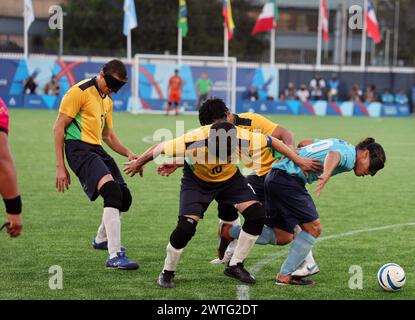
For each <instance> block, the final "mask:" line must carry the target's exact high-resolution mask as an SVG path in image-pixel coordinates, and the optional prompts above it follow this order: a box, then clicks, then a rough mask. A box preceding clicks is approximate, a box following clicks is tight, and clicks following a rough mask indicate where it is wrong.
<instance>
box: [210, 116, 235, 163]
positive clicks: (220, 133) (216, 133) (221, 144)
mask: <svg viewBox="0 0 415 320" xmlns="http://www.w3.org/2000/svg"><path fill="white" fill-rule="evenodd" d="M225 139H226V140H225ZM237 145H238V139H237V136H236V127H235V126H234V125H233V124H232V123H230V122H217V123H215V124H213V125H212V126H211V127H210V132H209V138H208V151H209V153H210V154H212V155H214V156H215V157H216V158H219V159H220V160H222V161H225V162H227V163H228V162H230V161H231V159H232V155H234V153H235V151H236V148H237ZM224 149H226V150H224Z"/></svg>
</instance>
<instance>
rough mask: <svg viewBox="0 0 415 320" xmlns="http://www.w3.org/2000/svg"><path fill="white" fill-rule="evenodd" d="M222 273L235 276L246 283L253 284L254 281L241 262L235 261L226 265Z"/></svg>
mask: <svg viewBox="0 0 415 320" xmlns="http://www.w3.org/2000/svg"><path fill="white" fill-rule="evenodd" d="M223 273H224V274H225V275H227V276H228V277H231V278H235V279H237V280H239V281H241V282H244V283H247V284H254V283H255V282H256V281H255V278H254V277H253V276H251V274H250V273H249V272H248V271H247V270H246V269H245V268H244V265H243V263H242V262H239V263H237V264H236V265H235V266H228V267H226V268H225V271H224V272H223Z"/></svg>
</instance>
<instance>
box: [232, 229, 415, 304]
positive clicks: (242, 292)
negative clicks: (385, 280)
mask: <svg viewBox="0 0 415 320" xmlns="http://www.w3.org/2000/svg"><path fill="white" fill-rule="evenodd" d="M407 226H415V222H408V223H404V224H393V225H388V226H382V227H376V228H368V229H358V230H353V231H348V232H344V233H339V234H333V235H330V236H326V237H322V238H319V239H318V240H317V242H321V241H325V240H331V239H336V238H343V237H349V236H354V235H356V234H359V233H365V232H376V231H381V230H387V229H394V228H400V227H407ZM288 251H289V246H287V247H285V248H284V249H282V250H281V251H279V252H278V253H274V254H271V255H269V256H268V257H266V258H265V259H263V260H261V261H259V262H258V263H257V264H255V265H254V266H253V267H252V268H251V271H250V273H251V274H252V275H253V276H255V275H256V274H257V273H258V272H260V271H261V269H262V268H263V267H265V266H266V265H267V264H268V263H270V262H271V261H275V260H276V259H279V258H281V257H282V256H284V255H286V254H287V253H288ZM236 289H237V290H236V291H237V299H238V300H250V296H249V289H250V287H249V286H247V285H237V286H236Z"/></svg>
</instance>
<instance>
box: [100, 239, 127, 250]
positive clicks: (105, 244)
mask: <svg viewBox="0 0 415 320" xmlns="http://www.w3.org/2000/svg"><path fill="white" fill-rule="evenodd" d="M92 248H94V249H97V250H108V241H103V242H96V241H95V239H94V241H92ZM125 251H127V249H125V247H122V246H121V252H125Z"/></svg>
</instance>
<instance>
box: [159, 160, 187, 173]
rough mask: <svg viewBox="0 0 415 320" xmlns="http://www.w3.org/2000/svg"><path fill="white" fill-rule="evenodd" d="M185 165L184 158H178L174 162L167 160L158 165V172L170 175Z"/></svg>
mask: <svg viewBox="0 0 415 320" xmlns="http://www.w3.org/2000/svg"><path fill="white" fill-rule="evenodd" d="M182 167H184V159H183V158H176V159H175V160H174V161H173V162H172V163H168V162H165V163H163V164H161V165H160V166H158V167H157V173H158V174H159V175H161V176H167V177H168V176H169V175H171V174H172V173H173V172H175V171H176V170H177V169H178V168H182Z"/></svg>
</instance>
